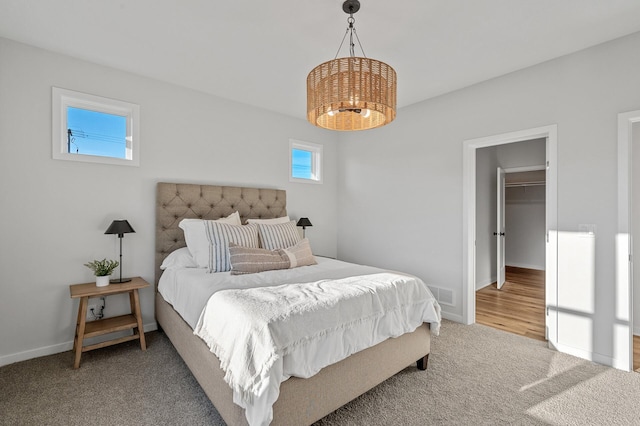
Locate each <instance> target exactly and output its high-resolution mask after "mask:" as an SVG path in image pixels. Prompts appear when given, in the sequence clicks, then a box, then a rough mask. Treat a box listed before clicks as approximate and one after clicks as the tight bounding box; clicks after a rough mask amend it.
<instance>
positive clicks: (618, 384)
mask: <svg viewBox="0 0 640 426" xmlns="http://www.w3.org/2000/svg"><path fill="white" fill-rule="evenodd" d="M147 339H148V345H149V349H148V350H147V351H146V352H142V351H140V350H139V349H136V344H135V343H133V342H129V343H125V344H122V345H118V346H115V347H111V348H105V349H102V350H98V351H93V352H88V353H86V354H84V355H83V359H82V366H81V368H80V369H79V370H73V369H72V368H71V364H72V362H73V360H72V354H71V352H66V353H62V354H57V355H52V356H48V357H43V358H38V359H34V360H29V361H25V362H21V363H17V364H12V365H9V366H5V367H2V368H0V424H1V425H82V426H86V425H222V424H223V422H222V420H221V419H220V417H219V416H218V414H217V412H216V411H215V409H214V408H213V406H212V405H211V403H210V402H209V401H208V399H207V398H206V396H205V395H204V393H203V392H202V390H201V389H200V388H199V386H198V385H197V383H196V382H195V380H194V379H193V377H192V376H191V374H190V373H189V371H188V369H187V368H186V366H185V365H184V364H183V362H182V360H181V359H180V358H179V357H178V355H177V353H176V352H175V350H174V349H173V347H172V346H171V344H170V342H169V341H168V340H167V338H166V336H164V335H163V334H161V333H158V332H153V333H148V335H147ZM327 391H328V392H330V389H328V390H327ZM637 424H640V374H637V373H624V372H620V371H617V370H613V369H611V368H607V367H603V366H599V365H596V364H593V363H590V362H587V361H583V360H580V359H577V358H574V357H571V356H568V355H563V354H559V353H557V352H554V351H551V350H549V349H547V348H546V346H545V344H544V343H542V342H538V341H535V340H531V339H527V338H524V337H520V336H516V335H512V334H508V333H505V332H501V331H497V330H494V329H491V328H488V327H485V326H481V325H473V326H463V325H459V324H455V323H452V322H447V321H445V323H444V324H443V327H442V332H441V336H440V337H437V338H435V339H434V341H433V344H432V354H431V356H430V359H429V368H428V370H427V371H426V372H422V371H418V370H416V369H415V367H410V368H407V369H406V370H404V371H402V372H401V373H399V374H398V375H397V376H395V377H393V378H391V379H389V380H388V381H386V382H385V383H383V384H381V385H380V386H378V387H377V388H375V389H373V390H372V391H370V392H368V393H366V394H365V395H363V396H361V397H360V398H357V399H356V400H354V401H352V402H351V403H350V404H348V405H346V406H345V407H343V408H341V409H340V410H338V411H336V412H335V413H333V414H331V415H329V416H327V417H326V418H324V419H323V420H321V421H320V422H318V425H322V426H325V425H404V426H408V425H637Z"/></svg>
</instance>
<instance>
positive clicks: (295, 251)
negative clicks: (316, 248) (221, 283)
mask: <svg viewBox="0 0 640 426" xmlns="http://www.w3.org/2000/svg"><path fill="white" fill-rule="evenodd" d="M229 261H230V263H231V275H242V274H254V273H257V272H264V271H274V270H277V269H293V268H297V267H298V266H309V265H315V264H316V263H317V262H316V259H315V257H313V253H312V252H311V245H310V244H309V240H308V239H306V238H305V239H303V240H302V241H300V242H299V243H298V244H296V245H294V246H293V247H289V248H286V249H276V250H265V249H260V248H248V247H242V246H239V245H237V244H234V243H229Z"/></svg>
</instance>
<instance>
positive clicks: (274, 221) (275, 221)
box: [247, 216, 291, 225]
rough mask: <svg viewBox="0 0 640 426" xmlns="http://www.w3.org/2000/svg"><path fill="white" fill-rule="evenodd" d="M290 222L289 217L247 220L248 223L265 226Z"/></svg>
mask: <svg viewBox="0 0 640 426" xmlns="http://www.w3.org/2000/svg"><path fill="white" fill-rule="evenodd" d="M290 221H291V219H289V216H282V217H276V218H275V219H247V223H264V224H265V225H278V224H280V223H287V222H290Z"/></svg>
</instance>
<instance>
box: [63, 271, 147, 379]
mask: <svg viewBox="0 0 640 426" xmlns="http://www.w3.org/2000/svg"><path fill="white" fill-rule="evenodd" d="M145 287H149V283H148V282H146V281H145V280H143V279H142V278H140V277H135V278H132V279H131V281H129V282H126V283H122V284H109V285H108V286H105V287H97V286H96V284H95V282H91V283H85V284H74V285H70V286H69V291H70V292H71V298H72V299H77V298H79V299H80V305H79V306H78V321H77V323H76V335H75V337H74V339H73V351H74V353H75V360H74V362H73V368H79V367H80V357H81V356H82V352H87V351H91V350H93V349H99V348H104V347H106V346H111V345H115V344H118V343H122V342H127V341H129V340H135V339H140V348H141V349H142V350H143V351H144V350H146V349H147V344H146V342H145V340H144V328H143V327H142V314H141V313H140V297H139V296H138V290H139V289H141V288H145ZM120 293H129V301H130V303H131V313H130V314H127V315H120V316H117V317H111V318H103V319H100V320H96V321H89V322H87V321H86V318H87V305H88V302H89V298H90V297H100V296H110V295H112V294H120ZM122 330H133V334H132V335H131V336H124V337H120V338H117V339H112V340H108V341H106V342H101V343H96V344H95V345H88V346H82V342H83V341H84V339H85V338H87V337H94V336H100V335H102V334H107V333H113V332H116V331H122Z"/></svg>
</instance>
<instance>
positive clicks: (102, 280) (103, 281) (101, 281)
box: [96, 275, 111, 287]
mask: <svg viewBox="0 0 640 426" xmlns="http://www.w3.org/2000/svg"><path fill="white" fill-rule="evenodd" d="M110 279H111V275H104V276H102V277H96V286H97V287H106V286H108V285H109V280H110Z"/></svg>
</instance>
